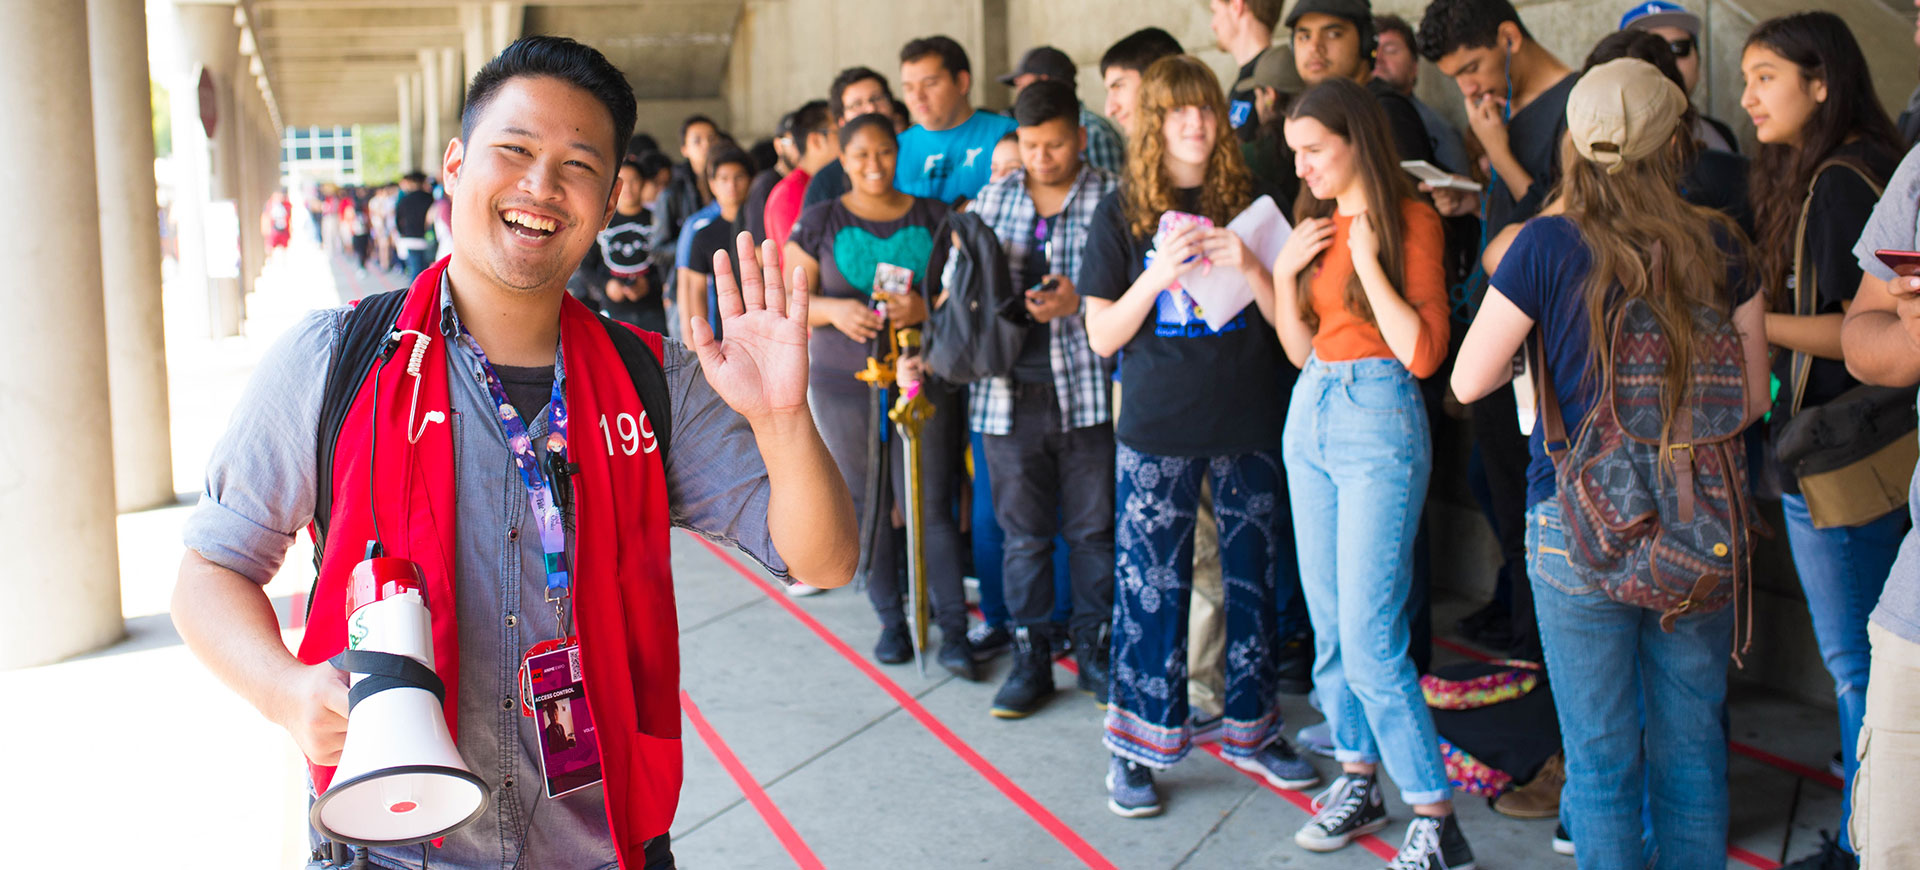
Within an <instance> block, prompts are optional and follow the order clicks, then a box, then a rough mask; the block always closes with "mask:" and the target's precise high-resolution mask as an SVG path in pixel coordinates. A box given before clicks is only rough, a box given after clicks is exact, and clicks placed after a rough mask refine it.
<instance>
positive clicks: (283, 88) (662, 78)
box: [240, 0, 744, 126]
mask: <svg viewBox="0 0 1920 870" xmlns="http://www.w3.org/2000/svg"><path fill="white" fill-rule="evenodd" d="M240 4H241V5H242V6H243V7H245V8H246V10H247V13H248V14H247V18H248V19H249V21H250V22H251V23H252V27H253V31H254V37H255V40H256V43H257V44H258V46H259V48H260V55H261V60H262V62H263V64H264V66H265V69H266V75H267V78H268V80H269V83H270V84H271V87H272V91H273V95H274V98H275V102H276V103H277V104H278V106H279V110H280V115H281V118H282V120H283V121H284V122H285V123H286V124H288V125H292V126H305V125H309V124H317V125H323V126H325V125H332V124H343V125H344V124H383V123H393V122H394V121H395V120H397V119H398V117H399V111H400V110H399V88H398V86H397V85H396V83H395V77H396V76H398V75H402V74H407V73H414V72H419V71H420V69H421V63H420V51H421V50H422V49H440V48H451V49H454V50H455V51H456V52H461V51H464V49H465V47H466V45H467V42H468V40H467V27H468V26H477V27H480V28H482V29H483V30H485V31H486V32H488V33H489V36H487V37H486V38H485V39H484V40H482V44H487V45H491V44H492V38H493V37H492V36H491V35H490V34H491V28H492V23H493V17H492V16H493V15H494V9H493V7H496V6H498V7H504V8H503V10H502V14H503V15H504V16H511V17H512V18H513V19H514V20H513V22H512V24H511V25H510V26H509V29H510V30H511V31H513V32H516V33H518V34H535V33H541V34H554V35H559V36H568V37H572V38H574V39H578V40H580V41H581V42H585V43H587V44H589V45H592V46H594V47H595V48H598V49H600V50H601V51H602V52H605V53H606V55H607V57H608V58H609V59H610V60H612V61H613V62H614V64H615V65H617V66H619V67H620V69H621V70H622V71H623V72H625V73H626V75H627V80H628V81H629V82H631V83H632V84H633V89H634V93H635V95H636V96H638V97H639V98H640V99H641V100H642V101H646V100H670V99H699V98H718V97H719V96H720V95H721V82H722V79H723V77H724V75H725V72H726V64H727V54H728V49H729V46H730V44H731V42H732V39H733V30H734V24H735V22H736V21H737V20H738V18H739V16H740V11H741V7H742V6H743V5H744V0H633V2H625V3H609V2H588V0H548V2H541V3H510V4H503V3H493V2H485V3H475V2H462V0H240ZM463 7H464V8H463ZM458 69H459V70H460V71H461V72H460V74H461V75H462V76H463V77H464V75H465V70H466V69H467V65H466V63H465V61H464V60H463V61H461V62H460V63H459V64H458Z"/></svg>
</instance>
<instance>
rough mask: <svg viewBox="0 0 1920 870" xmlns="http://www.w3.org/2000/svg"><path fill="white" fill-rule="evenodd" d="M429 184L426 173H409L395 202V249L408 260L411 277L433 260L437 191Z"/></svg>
mask: <svg viewBox="0 0 1920 870" xmlns="http://www.w3.org/2000/svg"><path fill="white" fill-rule="evenodd" d="M426 187H427V175H426V173H424V172H418V171H415V172H409V173H407V174H406V177H404V178H402V179H400V191H401V193H400V198H399V199H397V200H395V201H394V204H393V224H394V233H395V235H394V250H396V251H398V252H399V253H400V256H401V259H402V260H404V261H405V263H406V276H407V280H408V281H412V280H413V279H415V278H418V277H420V273H422V272H425V271H426V270H427V267H428V266H430V265H432V264H433V248H432V246H431V244H430V243H429V242H428V241H427V229H428V217H429V212H431V211H433V194H431V193H428V192H427V191H426Z"/></svg>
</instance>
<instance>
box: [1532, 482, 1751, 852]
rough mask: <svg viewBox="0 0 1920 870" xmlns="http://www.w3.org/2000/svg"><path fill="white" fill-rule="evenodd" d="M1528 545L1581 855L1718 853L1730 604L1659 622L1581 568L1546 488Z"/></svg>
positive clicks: (1723, 829)
mask: <svg viewBox="0 0 1920 870" xmlns="http://www.w3.org/2000/svg"><path fill="white" fill-rule="evenodd" d="M1526 545H1527V575H1528V577H1529V579H1530V580H1531V581H1532V583H1533V604H1534V609H1535V611H1536V612H1537V613H1538V615H1539V617H1540V639H1541V642H1542V645H1543V647H1544V648H1545V651H1546V656H1547V676H1548V678H1549V679H1550V680H1551V681H1552V684H1553V686H1554V688H1555V691H1554V693H1553V700H1554V705H1555V707H1556V708H1557V709H1558V711H1559V716H1560V733H1561V736H1562V738H1563V739H1562V742H1563V743H1564V744H1565V746H1566V753H1567V785H1566V788H1565V790H1563V791H1562V792H1561V796H1560V817H1561V819H1562V820H1563V821H1564V822H1565V823H1566V825H1567V831H1568V833H1571V834H1572V835H1573V841H1574V842H1575V843H1577V844H1579V858H1580V866H1581V867H1583V868H1587V867H1598V868H1608V870H1611V868H1617V867H1646V866H1652V867H1653V868H1655V870H1668V868H1672V870H1695V868H1700V867H1722V866H1725V865H1726V861H1727V818H1728V811H1727V738H1726V731H1725V728H1724V724H1723V720H1722V717H1721V714H1722V711H1723V709H1724V708H1725V705H1726V701H1727V660H1728V658H1729V656H1731V655H1732V652H1733V618H1734V611H1733V608H1732V607H1723V608H1721V609H1720V610H1718V611H1715V612H1713V613H1709V614H1704V615H1701V616H1689V617H1685V618H1682V619H1680V620H1679V621H1678V622H1676V623H1675V624H1674V630H1673V632H1672V633H1668V632H1665V631H1661V630H1660V614H1659V613H1657V612H1655V611H1652V610H1648V609H1646V608H1643V607H1635V606H1633V605H1631V604H1621V603H1619V602H1617V601H1614V600H1613V599H1611V598H1608V597H1607V596H1606V594H1605V593H1604V592H1602V591H1601V590H1600V587H1599V585H1598V584H1597V583H1595V582H1594V581H1593V580H1592V579H1591V578H1588V577H1583V576H1580V575H1578V574H1576V572H1575V571H1574V569H1573V565H1572V563H1570V562H1569V561H1567V539H1566V531H1565V528H1564V527H1563V526H1562V525H1561V519H1560V504H1559V502H1557V501H1555V500H1553V499H1547V500H1545V501H1542V502H1539V503H1537V504H1535V505H1534V506H1532V507H1530V508H1528V509H1527V534H1526ZM1643 723H1644V724H1643ZM1643 806H1644V807H1646V809H1647V810H1648V811H1649V813H1650V818H1649V819H1648V820H1647V821H1646V822H1645V823H1643V822H1642V815H1641V809H1642V807H1643ZM1649 861H1651V864H1649Z"/></svg>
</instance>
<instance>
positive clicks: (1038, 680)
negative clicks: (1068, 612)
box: [989, 626, 1053, 719]
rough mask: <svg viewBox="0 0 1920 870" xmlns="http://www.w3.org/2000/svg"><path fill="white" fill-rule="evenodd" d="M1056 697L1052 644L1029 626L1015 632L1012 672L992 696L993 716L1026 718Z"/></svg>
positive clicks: (1043, 635) (1041, 633) (1044, 635)
mask: <svg viewBox="0 0 1920 870" xmlns="http://www.w3.org/2000/svg"><path fill="white" fill-rule="evenodd" d="M1052 694H1053V645H1052V644H1050V643H1048V642H1047V636H1046V634H1045V633H1043V632H1039V631H1035V630H1034V629H1032V628H1030V627H1028V626H1021V627H1019V628H1016V629H1014V630H1013V670H1012V671H1009V672H1008V673H1007V681H1006V682H1005V683H1003V684H1001V686H1000V691H998V692H995V693H994V695H993V709H991V710H990V711H989V712H991V713H992V714H993V715H994V716H996V717H998V718H1001V719H1024V718H1026V717H1028V716H1031V715H1033V713H1034V711H1035V710H1038V709H1040V705H1041V704H1043V703H1045V702H1046V700H1047V696H1049V695H1052Z"/></svg>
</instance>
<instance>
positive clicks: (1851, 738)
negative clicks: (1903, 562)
mask: <svg viewBox="0 0 1920 870" xmlns="http://www.w3.org/2000/svg"><path fill="white" fill-rule="evenodd" d="M1740 72H1741V75H1742V76H1743V77H1744V79H1745V81H1746V89H1745V91H1744V92H1742V94H1741V106H1742V107H1743V108H1745V109H1746V110H1747V114H1748V115H1749V116H1751V117H1752V119H1753V123H1754V135H1755V137H1756V138H1757V139H1759V141H1760V149H1759V152H1758V154H1757V155H1756V159H1755V160H1754V163H1753V180H1752V184H1751V190H1752V191H1753V198H1754V204H1755V206H1756V208H1755V211H1756V213H1757V215H1758V231H1757V233H1756V236H1755V238H1754V242H1755V245H1756V246H1757V247H1758V248H1759V250H1760V257H1759V265H1760V267H1761V270H1760V275H1761V277H1762V281H1763V283H1764V286H1765V287H1766V289H1767V292H1768V295H1769V297H1770V298H1771V303H1772V304H1771V306H1770V310H1769V311H1768V313H1767V340H1768V342H1769V343H1771V344H1772V345H1774V347H1775V348H1776V350H1775V352H1774V357H1773V374H1774V377H1776V378H1777V379H1778V380H1779V383H1780V391H1779V396H1778V398H1777V399H1776V401H1775V402H1774V404H1773V411H1772V413H1771V414H1770V415H1769V417H1768V422H1769V424H1770V425H1771V426H1772V431H1773V432H1774V433H1775V434H1776V436H1777V435H1778V434H1779V433H1781V432H1783V431H1784V429H1785V428H1786V427H1788V426H1790V425H1791V424H1792V421H1793V420H1794V419H1795V418H1796V417H1798V416H1799V415H1801V414H1804V413H1818V411H1817V409H1819V408H1820V407H1821V406H1822V405H1825V404H1826V403H1828V402H1831V401H1833V400H1834V399H1836V398H1839V397H1840V396H1841V395H1843V394H1845V393H1846V392H1847V391H1848V390H1851V389H1853V388H1854V387H1857V386H1859V384H1860V382H1859V381H1858V380H1855V379H1854V378H1853V377H1852V376H1851V375H1849V374H1847V369H1846V365H1845V363H1844V362H1843V361H1842V350H1841V346H1840V321H1841V319H1842V317H1844V315H1845V312H1846V309H1847V307H1848V306H1849V305H1850V304H1851V303H1852V301H1853V296H1854V293H1855V291H1857V290H1858V289H1859V287H1860V267H1859V265H1858V264H1857V263H1855V262H1854V258H1853V255H1852V248H1853V243H1854V242H1855V241H1857V240H1859V238H1860V232H1861V230H1862V229H1864V228H1865V226H1866V224H1867V218H1868V216H1869V215H1870V214H1871V213H1872V211H1873V207H1874V203H1875V202H1876V201H1877V200H1878V199H1879V198H1880V190H1881V188H1882V186H1883V185H1885V183H1886V181H1887V179H1888V177H1890V176H1891V175H1892V174H1893V171H1894V168H1895V167H1896V166H1897V165H1898V163H1899V161H1900V155H1901V152H1902V151H1903V150H1904V149H1903V148H1902V147H1901V143H1900V134H1899V132H1898V131H1897V130H1896V129H1895V128H1894V126H1893V120H1892V119H1891V118H1888V117H1887V113H1886V110H1884V109H1882V108H1881V107H1880V99H1879V97H1878V95H1876V94H1875V93H1874V87H1873V78H1872V76H1871V74H1870V73H1869V70H1868V67H1867V60H1866V57H1865V56H1864V55H1863V54H1862V53H1861V51H1860V45H1859V43H1858V42H1856V41H1855V40H1854V37H1853V33H1852V31H1850V30H1849V29H1848V28H1847V24H1846V22H1845V21H1843V20H1841V19H1840V17H1839V16H1837V15H1834V14H1832V13H1830V12H1802V13H1796V14H1792V15H1786V16H1782V17H1779V18H1774V19H1770V20H1767V21H1763V22H1761V23H1760V24H1759V25H1757V26H1756V27H1754V29H1753V32H1752V33H1751V34H1750V35H1749V36H1748V37H1747V43H1746V48H1745V50H1744V51H1743V52H1742V53H1741V61H1740ZM1844 434H1846V433H1836V435H1837V437H1838V438H1844ZM1851 434H1853V435H1855V436H1857V437H1858V436H1864V437H1872V435H1871V433H1869V432H1859V431H1856V432H1854V433H1851ZM1833 446H1835V447H1843V446H1844V444H1843V443H1836V444H1834V445H1833ZM1774 470H1775V471H1777V472H1778V473H1779V475H1780V487H1781V489H1782V490H1783V494H1782V495H1781V497H1780V507H1781V511H1782V513H1784V514H1785V516H1786V526H1787V543H1788V544H1789V547H1790V549H1791V550H1792V552H1793V564H1794V569H1795V572H1796V573H1797V574H1799V576H1800V588H1801V589H1802V590H1803V591H1805V593H1806V598H1807V610H1808V611H1809V613H1811V614H1812V617H1813V628H1814V638H1815V639H1816V640H1817V641H1818V642H1819V646H1820V657H1821V659H1822V660H1823V661H1825V662H1826V665H1827V670H1828V672H1830V673H1831V674H1832V675H1833V681H1834V694H1835V696H1836V698H1837V702H1838V706H1839V712H1840V740H1841V744H1840V745H1841V747H1842V750H1843V751H1842V752H1841V760H1842V763H1843V765H1844V769H1845V774H1846V780H1847V781H1848V782H1851V781H1852V779H1853V777H1854V775H1855V773H1856V771H1857V770H1858V768H1859V764H1858V762H1857V761H1856V760H1855V759H1854V757H1853V753H1852V752H1851V751H1847V750H1848V749H1849V748H1850V747H1852V746H1854V745H1855V744H1856V743H1857V742H1858V738H1859V733H1860V722H1861V718H1862V717H1863V716H1864V715H1865V711H1866V690H1867V679H1868V674H1869V672H1870V668H1871V664H1872V651H1871V649H1870V646H1869V642H1868V639H1867V616H1868V613H1869V611H1870V610H1871V609H1872V607H1873V602H1875V601H1877V600H1878V599H1879V598H1880V590H1881V587H1882V586H1884V585H1885V584H1886V582H1887V572H1888V571H1889V570H1890V569H1891V568H1892V567H1893V561H1894V557H1895V556H1896V555H1898V553H1899V549H1900V539H1901V538H1902V537H1904V536H1905V534H1906V524H1907V515H1906V512H1905V511H1903V510H1899V509H1898V504H1897V503H1896V500H1894V499H1884V498H1883V499H1879V500H1877V502H1875V503H1870V504H1863V505H1860V506H1859V507H1857V508H1855V509H1853V510H1850V511H1848V510H1842V508H1844V507H1845V505H1833V504H1831V503H1825V504H1814V503H1813V499H1812V498H1811V497H1810V495H1809V494H1808V493H1804V492H1802V489H1801V486H1800V481H1799V480H1798V479H1797V478H1796V477H1795V475H1794V473H1793V470H1792V469H1791V468H1788V467H1785V466H1784V465H1776V468H1775V469H1774ZM1897 493H1898V490H1896V492H1895V494H1896V495H1897ZM1852 495H1853V496H1854V497H1855V498H1860V499H1871V498H1872V497H1873V496H1874V495H1875V493H1873V492H1871V491H1868V490H1863V491H1859V492H1855V493H1853V494H1852ZM1841 795H1842V800H1841V804H1840V813H1841V819H1840V824H1841V826H1840V828H1839V830H1840V836H1839V838H1838V839H1837V840H1827V841H1825V842H1824V843H1823V846H1822V851H1823V853H1825V854H1822V855H1815V856H1813V857H1811V858H1809V859H1808V862H1809V863H1806V864H1803V865H1801V866H1804V867H1809V868H1810V867H1830V866H1839V865H1844V866H1849V867H1850V866H1852V865H1853V863H1854V859H1853V857H1852V854H1851V852H1852V850H1851V848H1850V847H1849V843H1848V840H1847V838H1846V829H1845V825H1846V814H1847V807H1848V804H1849V801H1848V800H1847V795H1848V791H1847V790H1842V792H1841ZM1813 862H1826V863H1813Z"/></svg>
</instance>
